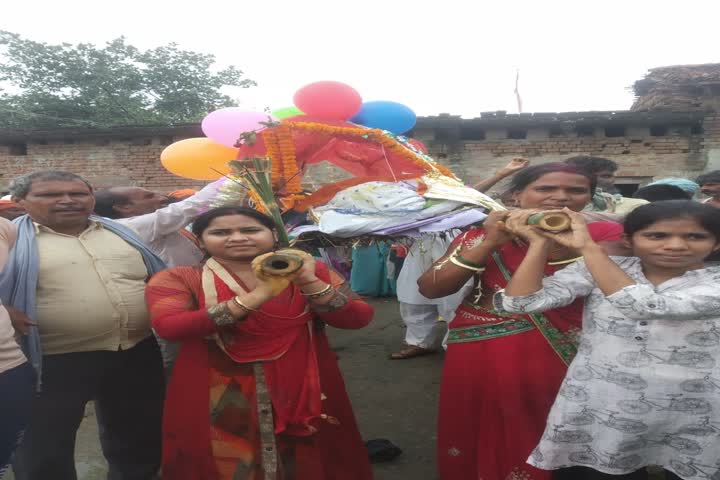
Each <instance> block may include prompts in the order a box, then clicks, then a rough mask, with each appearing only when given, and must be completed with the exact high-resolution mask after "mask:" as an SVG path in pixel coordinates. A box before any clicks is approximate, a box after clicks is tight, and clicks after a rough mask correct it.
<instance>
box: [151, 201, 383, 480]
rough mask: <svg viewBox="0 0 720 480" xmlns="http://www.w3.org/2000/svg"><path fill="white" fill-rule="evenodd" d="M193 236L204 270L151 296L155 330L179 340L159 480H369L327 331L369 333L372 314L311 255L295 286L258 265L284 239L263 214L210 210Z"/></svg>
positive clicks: (188, 270)
mask: <svg viewBox="0 0 720 480" xmlns="http://www.w3.org/2000/svg"><path fill="white" fill-rule="evenodd" d="M193 233H195V235H196V236H197V238H198V239H199V240H200V242H201V245H202V246H203V248H204V249H205V250H206V252H207V254H208V259H207V260H206V261H205V262H204V264H202V265H200V266H198V267H177V268H173V269H170V270H166V271H164V272H161V273H159V274H157V275H156V276H154V277H153V278H152V279H151V280H150V282H149V284H148V288H147V301H148V304H149V307H150V313H151V316H152V322H153V327H154V328H155V330H156V332H157V333H158V335H160V336H161V337H163V338H167V339H168V340H172V341H179V342H182V346H181V350H180V354H179V356H178V360H177V363H176V366H175V371H174V374H173V378H172V381H171V383H170V385H169V388H168V397H167V400H166V405H165V416H164V421H163V462H162V478H163V479H169V480H196V479H200V478H202V479H206V480H225V479H227V480H230V479H232V480H245V479H247V480H251V479H255V480H257V479H266V480H276V479H277V480H291V479H292V480H310V479H312V480H323V479H324V480H367V479H370V478H372V473H371V469H370V464H369V461H368V455H367V451H366V449H365V447H364V446H363V444H362V440H361V437H360V434H359V432H358V429H357V425H356V423H355V418H354V416H353V411H352V407H351V405H350V401H349V399H348V396H347V393H346V391H345V386H344V383H343V380H342V376H341V374H340V370H339V369H338V365H337V361H336V358H335V355H334V354H333V353H332V352H331V350H330V347H329V345H328V340H327V337H326V335H325V333H324V328H325V324H328V325H331V326H334V327H337V328H347V329H357V328H362V327H364V326H365V325H367V324H368V323H369V322H370V320H371V319H372V315H373V309H372V308H371V307H370V306H369V305H367V304H366V303H364V302H362V301H360V300H357V299H356V298H354V297H353V296H352V295H351V294H350V293H349V290H348V289H347V288H346V287H345V286H344V285H341V284H337V281H336V280H335V279H336V278H337V277H336V276H331V274H330V272H329V270H328V268H327V267H326V266H325V265H324V264H323V263H320V262H315V261H314V260H313V259H312V257H310V256H309V255H307V254H304V255H303V257H302V267H301V268H300V270H299V271H297V272H296V273H295V274H293V275H292V276H290V277H288V278H287V279H278V278H272V279H268V278H267V277H266V276H264V275H262V274H261V272H259V271H258V270H257V268H253V260H254V259H256V258H257V257H260V256H262V255H265V254H267V253H269V252H271V251H273V250H274V249H275V247H276V242H277V237H276V233H275V226H274V223H273V220H272V219H271V218H270V217H268V216H265V215H263V214H261V213H259V212H257V211H255V210H252V209H249V208H231V207H227V208H218V209H214V210H210V211H208V212H206V213H204V214H203V215H201V216H199V217H198V218H197V219H196V220H195V222H194V223H193ZM256 263H257V262H256Z"/></svg>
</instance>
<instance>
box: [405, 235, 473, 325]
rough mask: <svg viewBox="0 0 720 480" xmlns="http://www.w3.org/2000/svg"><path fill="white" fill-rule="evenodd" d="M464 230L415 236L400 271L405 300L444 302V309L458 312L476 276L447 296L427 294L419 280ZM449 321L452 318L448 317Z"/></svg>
mask: <svg viewBox="0 0 720 480" xmlns="http://www.w3.org/2000/svg"><path fill="white" fill-rule="evenodd" d="M460 233H461V231H460V230H451V231H448V232H445V233H444V234H440V233H424V234H422V235H421V236H420V238H418V239H417V240H415V242H414V243H413V244H412V246H411V247H410V249H409V250H408V254H407V256H406V257H405V262H404V263H403V266H402V268H401V269H400V275H399V276H398V280H397V298H398V300H399V301H401V302H404V303H412V304H414V305H440V308H441V309H442V310H443V311H448V310H450V311H452V312H454V311H455V310H456V309H457V307H459V306H460V303H462V301H463V299H464V298H465V297H466V296H467V294H468V290H469V289H468V288H467V287H470V289H471V288H472V279H471V280H468V283H467V284H466V285H465V286H463V288H461V289H460V290H459V291H458V292H456V293H454V294H452V295H449V296H447V297H443V298H427V297H425V296H423V295H422V294H421V293H420V288H419V287H418V284H417V281H418V279H419V278H420V276H421V275H422V274H423V273H425V272H426V271H428V270H429V269H430V268H432V266H433V264H434V263H435V262H436V261H438V260H439V259H440V258H442V256H443V255H445V253H446V252H447V250H448V248H449V247H450V244H451V243H452V241H453V240H454V239H455V237H457V236H458V235H460ZM446 320H447V321H450V320H452V316H450V318H446Z"/></svg>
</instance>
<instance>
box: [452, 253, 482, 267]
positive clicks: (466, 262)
mask: <svg viewBox="0 0 720 480" xmlns="http://www.w3.org/2000/svg"><path fill="white" fill-rule="evenodd" d="M455 258H456V259H457V261H458V262H460V263H462V264H463V265H467V266H468V267H473V268H483V266H482V265H480V264H479V263H477V262H473V261H471V260H468V259H467V258H465V257H463V256H462V255H459V254H458V255H455Z"/></svg>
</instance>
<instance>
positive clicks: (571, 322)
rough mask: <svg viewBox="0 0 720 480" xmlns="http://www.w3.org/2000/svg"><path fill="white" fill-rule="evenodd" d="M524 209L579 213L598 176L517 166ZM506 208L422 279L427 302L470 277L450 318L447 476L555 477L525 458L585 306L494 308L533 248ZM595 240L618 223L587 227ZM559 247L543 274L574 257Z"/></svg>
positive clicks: (515, 192)
mask: <svg viewBox="0 0 720 480" xmlns="http://www.w3.org/2000/svg"><path fill="white" fill-rule="evenodd" d="M509 189H510V192H511V193H512V197H513V199H514V201H515V204H517V205H518V206H519V207H520V208H521V209H538V210H554V209H558V208H565V207H567V208H569V209H571V210H573V211H581V210H582V209H583V208H584V207H585V205H587V204H588V202H589V201H590V199H591V197H592V194H593V192H594V190H595V179H594V178H593V177H592V176H590V175H588V174H586V173H582V172H580V171H579V170H577V169H576V168H575V167H573V166H570V165H566V164H557V163H550V164H543V165H536V166H532V167H528V168H526V169H524V170H522V171H520V172H518V173H517V174H516V175H515V176H514V177H513V179H512V183H511V185H510V188H509ZM506 215H507V212H492V213H491V214H490V215H489V216H488V218H487V219H486V220H485V223H484V225H483V228H473V229H471V230H469V231H467V232H466V233H465V234H464V235H462V236H460V237H458V238H457V239H456V240H455V242H454V244H453V245H452V246H451V247H450V249H449V250H448V253H447V254H446V256H445V257H444V258H442V259H440V260H439V261H438V262H437V263H436V264H435V265H434V266H433V267H432V268H431V269H430V270H428V271H427V272H426V273H425V274H424V275H423V276H422V277H421V278H420V280H419V281H418V284H419V286H420V291H421V293H422V294H423V295H425V296H426V297H428V298H437V297H444V296H447V295H450V294H452V293H453V292H455V291H457V290H459V289H460V288H461V287H462V286H463V285H464V284H465V283H466V282H467V281H468V280H469V279H471V278H474V280H475V289H474V290H473V291H472V292H471V294H470V295H469V296H468V298H467V299H466V300H465V301H464V302H463V304H461V306H460V307H459V308H458V310H457V312H456V316H455V318H454V320H453V322H452V323H451V324H450V326H451V329H450V336H449V340H448V350H447V354H446V358H445V365H444V370H443V377H442V385H441V394H440V416H439V427H438V463H439V470H440V476H441V478H442V479H443V480H455V479H466V478H467V479H470V478H473V479H479V478H483V479H487V480H506V479H533V480H536V479H549V478H551V474H550V473H549V472H546V471H542V470H539V469H536V468H534V467H531V466H529V465H527V464H526V463H525V461H526V459H527V457H528V455H529V454H530V452H531V451H532V450H533V448H534V447H535V445H537V442H538V440H539V439H540V436H541V434H542V432H543V429H544V428H545V419H546V417H547V414H548V412H549V411H550V407H551V406H552V403H553V401H554V400H555V396H556V395H557V392H558V389H559V387H560V383H561V382H562V379H563V377H564V375H565V371H566V369H567V365H568V364H569V363H570V361H571V360H572V358H573V356H574V354H575V353H576V344H575V340H576V337H577V334H578V333H579V330H580V321H581V315H582V302H576V303H573V304H571V305H568V306H565V307H562V308H558V309H554V310H550V311H547V312H545V314H544V315H527V314H519V315H508V314H506V313H501V312H498V311H496V310H495V309H494V307H493V305H492V297H493V295H494V293H495V292H497V291H499V290H501V289H503V288H504V287H505V285H506V284H507V282H508V279H509V278H510V276H511V275H512V273H513V272H514V271H515V269H516V268H517V267H518V266H519V265H520V263H521V261H522V259H523V257H524V256H525V254H526V252H527V250H528V245H527V243H526V242H525V241H524V240H523V239H521V238H517V237H514V236H513V235H511V234H509V233H508V232H507V231H506V230H505V229H504V228H503V224H502V220H503V219H504V218H505V216H506ZM588 228H589V229H590V233H591V235H592V237H593V239H594V240H595V241H598V242H602V241H616V240H618V239H619V237H620V233H621V227H620V226H619V225H617V224H615V223H608V222H597V223H592V224H590V225H589V226H588ZM578 259H579V255H578V253H577V252H575V251H572V250H570V249H568V248H566V247H564V246H562V245H553V246H552V247H551V250H550V253H549V258H548V262H547V264H546V266H545V273H546V274H547V275H550V274H552V273H554V272H555V271H557V270H559V269H561V268H563V267H565V266H567V265H569V264H571V263H573V262H575V261H577V260H578Z"/></svg>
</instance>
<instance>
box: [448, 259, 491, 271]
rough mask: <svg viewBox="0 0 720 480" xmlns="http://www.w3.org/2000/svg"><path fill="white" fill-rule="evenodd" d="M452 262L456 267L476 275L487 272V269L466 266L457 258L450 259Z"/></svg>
mask: <svg viewBox="0 0 720 480" xmlns="http://www.w3.org/2000/svg"><path fill="white" fill-rule="evenodd" d="M450 262H451V263H452V264H453V265H456V266H458V267H460V268H464V269H465V270H471V271H473V272H475V273H480V272H484V271H485V267H471V266H470V265H465V264H464V263H462V262H461V261H460V260H458V259H457V257H450Z"/></svg>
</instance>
